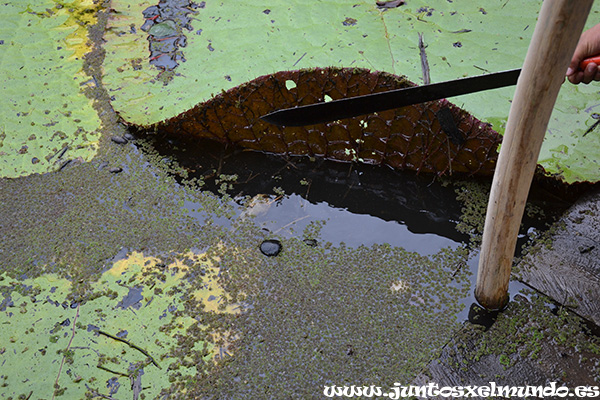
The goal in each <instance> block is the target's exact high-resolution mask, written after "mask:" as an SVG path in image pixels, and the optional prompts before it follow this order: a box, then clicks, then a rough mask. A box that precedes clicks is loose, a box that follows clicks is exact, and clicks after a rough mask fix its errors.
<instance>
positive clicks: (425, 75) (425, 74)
mask: <svg viewBox="0 0 600 400" xmlns="http://www.w3.org/2000/svg"><path fill="white" fill-rule="evenodd" d="M426 47H427V46H425V43H424V42H423V34H422V33H419V54H420V55H421V70H422V71H423V84H425V85H429V84H430V83H431V78H430V76H429V63H428V62H427V54H426V53H425V48H426Z"/></svg>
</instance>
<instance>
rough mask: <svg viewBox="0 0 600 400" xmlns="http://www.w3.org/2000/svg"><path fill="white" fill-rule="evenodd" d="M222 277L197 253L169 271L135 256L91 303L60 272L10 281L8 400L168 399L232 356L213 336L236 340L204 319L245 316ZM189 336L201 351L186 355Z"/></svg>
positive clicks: (4, 352)
mask: <svg viewBox="0 0 600 400" xmlns="http://www.w3.org/2000/svg"><path fill="white" fill-rule="evenodd" d="M190 266H192V267H193V268H192V267H190ZM200 273H201V277H199V274H200ZM190 274H194V278H193V279H192V280H190ZM218 274H219V267H218V265H215V264H214V263H213V262H211V261H209V260H208V258H207V257H206V256H205V255H203V254H195V253H192V252H189V253H187V254H183V255H181V256H179V257H178V258H177V259H176V260H175V261H174V262H172V263H170V264H168V265H166V264H164V263H163V262H162V261H161V260H160V259H158V258H156V257H147V256H144V255H143V254H142V253H136V252H134V253H132V254H130V255H129V256H128V257H127V258H125V259H123V260H120V261H118V262H115V263H114V264H113V266H112V267H111V268H110V269H109V270H107V271H106V272H104V273H103V274H102V275H101V276H100V278H99V279H98V280H97V281H95V282H92V283H91V284H90V286H91V290H92V291H93V294H92V295H91V296H90V297H89V299H87V300H86V301H84V302H82V303H75V302H72V301H67V295H68V294H69V292H70V291H71V283H70V282H69V281H67V280H65V279H63V278H59V277H57V276H56V275H54V274H48V275H44V276H40V277H38V278H35V279H24V280H15V279H12V278H9V277H8V276H7V275H6V274H3V275H2V276H1V278H0V279H1V280H0V283H1V286H0V290H1V292H0V293H1V294H2V302H1V304H0V325H1V326H2V330H3V340H2V342H1V343H0V364H2V366H3V367H2V374H1V377H0V379H1V384H2V388H1V389H0V393H2V394H3V396H4V397H11V396H12V397H13V398H20V397H19V396H29V397H31V398H51V397H54V396H57V397H58V396H60V395H64V396H65V398H84V397H86V396H87V397H95V396H117V397H118V398H133V397H135V393H137V394H138V395H139V394H140V393H143V394H144V395H145V396H146V398H156V397H158V396H159V394H160V393H161V390H164V389H166V388H168V387H170V386H171V385H172V384H173V383H174V382H177V381H178V380H181V379H183V380H185V379H186V378H185V377H186V376H194V375H195V374H196V373H198V372H199V371H202V370H204V369H205V368H206V365H204V364H203V362H204V363H206V362H210V360H211V359H212V358H213V357H214V355H215V354H220V353H222V352H223V349H222V348H221V347H215V345H214V343H213V342H212V341H211V340H212V339H211V338H212V337H215V338H221V337H227V336H228V335H230V333H229V332H227V331H222V332H212V333H211V332H206V331H205V328H204V326H203V324H202V323H201V322H200V321H201V319H202V318H201V316H202V315H203V314H214V313H221V312H226V313H236V312H238V311H236V310H235V309H234V305H232V304H229V305H227V306H225V304H224V299H225V298H226V297H227V295H226V294H225V292H224V291H223V288H222V287H221V286H220V285H219V283H218V282H217V279H218ZM190 303H193V304H190ZM215 304H217V305H219V304H223V306H222V307H219V306H214V305H215ZM188 337H191V338H193V339H194V342H193V345H191V346H186V347H185V351H184V352H180V347H181V346H182V342H184V341H185V340H186V339H187V338H188ZM25 370H27V371H28V373H27V374H23V371H25Z"/></svg>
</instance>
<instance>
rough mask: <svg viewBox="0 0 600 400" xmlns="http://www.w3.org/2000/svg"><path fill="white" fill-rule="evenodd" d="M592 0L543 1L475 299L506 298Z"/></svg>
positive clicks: (497, 177)
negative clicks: (530, 197)
mask: <svg viewBox="0 0 600 400" xmlns="http://www.w3.org/2000/svg"><path fill="white" fill-rule="evenodd" d="M592 3H593V0H544V2H543V4H542V9H541V11H540V14H539V17H538V22H537V24H536V27H535V31H534V33H533V37H532V39H531V43H530V45H529V49H528V51H527V56H526V57H525V62H524V64H523V70H522V72H521V75H520V77H519V81H518V83H517V88H516V91H515V97H514V99H513V102H512V105H511V108H510V113H509V116H508V122H507V125H506V132H505V135H504V139H503V141H502V145H501V148H500V155H499V157H498V163H497V165H496V170H495V173H494V179H493V182H492V190H491V193H490V199H489V203H488V209H487V215H486V220H485V227H484V231H483V242H482V245H481V254H480V258H479V271H478V274H477V287H476V289H475V297H476V299H477V301H478V302H479V303H480V304H481V305H482V306H483V307H485V308H487V309H489V310H497V309H501V308H503V307H504V306H505V305H506V304H507V302H508V282H509V280H510V270H511V266H512V261H513V256H514V252H515V246H516V243H517V235H518V232H519V226H520V224H521V218H522V216H523V211H524V208H525V203H526V200H527V194H528V193H529V188H530V186H531V181H532V179H533V174H534V172H535V168H536V165H537V159H538V156H539V153H540V148H541V146H542V141H543V140H544V134H545V132H546V128H547V126H548V120H549V119H550V114H551V113H552V109H553V107H554V103H555V102H556V96H557V95H558V91H559V90H560V87H561V85H562V83H563V81H564V79H565V73H566V71H567V67H568V66H569V63H570V60H571V57H572V55H573V52H574V51H575V47H576V45H577V41H578V39H579V36H580V35H581V32H582V30H583V26H584V24H585V21H586V19H587V16H588V14H589V11H590V8H591V6H592Z"/></svg>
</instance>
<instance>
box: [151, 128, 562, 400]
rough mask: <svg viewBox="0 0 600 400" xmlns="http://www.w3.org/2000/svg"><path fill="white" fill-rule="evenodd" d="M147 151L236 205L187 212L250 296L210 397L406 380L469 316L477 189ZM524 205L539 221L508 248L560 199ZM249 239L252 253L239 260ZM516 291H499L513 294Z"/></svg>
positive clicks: (193, 144)
mask: <svg viewBox="0 0 600 400" xmlns="http://www.w3.org/2000/svg"><path fill="white" fill-rule="evenodd" d="M153 146H154V147H155V149H157V151H158V152H159V153H160V154H162V156H164V157H165V160H176V161H177V162H178V163H179V164H180V165H181V166H183V167H184V168H185V169H186V170H187V171H188V172H189V173H190V175H191V176H192V177H196V178H199V179H200V181H202V182H203V184H202V188H203V189H205V190H209V191H212V192H213V193H215V194H219V195H225V197H224V198H225V199H229V200H226V201H228V202H229V203H230V205H231V206H232V207H233V208H234V209H235V210H236V212H235V214H236V217H235V218H233V219H232V218H226V217H217V218H213V217H212V216H211V215H210V213H209V212H207V211H206V210H205V209H204V208H203V207H201V206H200V205H198V204H196V203H195V202H194V201H188V202H186V204H185V207H186V208H187V209H188V210H189V211H190V214H191V215H192V216H193V217H194V218H195V219H196V220H197V221H199V222H200V223H203V224H206V223H207V221H210V223H211V224H213V223H214V224H216V225H220V226H225V227H227V229H228V231H229V232H231V233H232V234H231V237H230V238H229V239H226V240H225V243H226V244H225V248H226V250H225V252H224V254H223V255H222V265H223V266H225V268H227V269H228V270H229V272H230V275H229V276H230V277H231V286H230V289H231V288H233V287H237V289H233V290H242V291H244V293H245V294H247V295H248V298H247V304H246V306H247V310H246V312H245V313H243V314H242V315H240V316H239V317H238V318H237V319H236V322H235V324H234V325H235V327H236V329H235V330H236V331H237V332H239V339H238V342H237V346H236V349H235V350H234V351H233V355H232V357H231V359H230V362H228V363H226V364H224V365H222V366H220V367H218V368H217V373H216V375H212V374H211V375H209V376H210V378H207V379H208V380H209V382H210V383H211V384H213V389H212V390H211V391H210V392H211V393H212V394H213V395H214V396H217V397H215V398H218V396H220V395H223V394H224V393H227V394H228V396H231V397H232V398H246V397H252V396H258V397H260V396H264V395H266V394H269V395H274V394H275V393H279V394H281V395H283V394H286V395H289V396H290V397H295V396H299V397H298V398H300V397H303V398H318V397H319V393H321V391H322V390H323V387H324V385H332V384H336V385H342V384H348V385H351V384H357V385H369V384H375V385H382V386H385V385H388V386H389V385H391V384H393V383H394V382H404V383H407V382H410V380H411V379H413V378H414V376H415V375H416V374H417V373H418V372H419V371H420V369H421V368H422V367H423V366H424V365H426V363H427V362H428V361H429V360H430V359H431V357H434V355H435V354H436V351H438V350H439V349H440V348H441V347H442V346H443V345H444V343H446V341H447V340H448V339H449V338H450V336H451V335H452V332H454V331H455V330H456V329H457V327H458V326H459V325H460V324H461V323H463V322H465V321H467V319H468V316H469V308H470V307H471V308H473V307H474V306H473V303H474V301H475V300H474V297H473V289H474V284H475V278H476V269H477V262H478V242H477V231H478V229H480V228H478V227H477V226H475V225H478V224H480V223H481V222H482V221H478V222H473V221H472V220H471V219H469V218H468V217H465V213H469V212H470V213H471V214H472V213H473V210H478V211H480V212H482V211H484V210H485V206H486V201H487V194H488V190H489V182H486V181H482V182H473V181H471V182H467V181H460V180H451V179H438V178H434V177H432V176H431V175H420V176H419V175H416V174H415V173H413V172H402V171H394V170H391V169H390V168H387V167H375V166H369V165H359V164H349V163H336V162H330V161H323V160H320V159H310V158H308V157H292V158H290V157H283V156H278V155H267V154H263V153H256V152H252V151H244V150H241V149H237V148H227V147H226V146H222V145H220V144H216V143H214V142H210V141H203V140H200V141H193V140H192V141H189V140H185V141H182V139H181V138H173V137H168V136H161V135H160V134H159V135H157V136H156V137H155V138H154V139H153ZM471 192H472V193H471ZM458 193H463V195H464V194H465V193H469V195H466V196H459V195H458ZM540 193H541V194H540ZM544 196H545V197H544ZM532 197H533V198H534V200H533V203H534V204H535V205H530V206H529V210H538V212H533V211H530V212H529V213H528V214H529V215H531V216H529V215H526V216H525V218H524V223H523V229H522V234H521V235H520V239H519V247H521V246H522V245H523V244H524V243H525V242H526V241H527V240H528V237H530V236H535V235H537V234H539V232H540V231H541V230H543V229H545V227H546V224H547V223H548V222H550V221H551V220H552V218H553V216H555V215H557V214H558V213H559V212H560V209H561V208H562V207H564V206H565V204H566V203H564V202H561V201H557V202H555V203H552V204H549V202H547V201H546V202H542V201H540V200H537V201H536V200H535V198H538V199H539V198H545V199H546V200H548V199H549V196H547V193H545V192H544V190H543V189H541V188H535V189H534V196H532ZM541 207H546V208H548V207H550V208H551V210H550V211H548V210H546V211H545V213H544V212H541V211H540V210H541ZM465 210H467V211H465ZM469 210H470V211H469ZM479 217H480V218H483V215H480V216H479ZM240 221H245V222H247V221H252V223H253V224H255V226H256V229H255V230H254V231H253V233H252V234H251V235H250V237H252V238H251V239H249V240H248V239H239V238H237V239H236V238H235V237H236V236H237V235H238V234H240V233H241V232H242V229H240V228H239V223H240ZM458 224H462V228H461V229H457V225H458ZM242 236H243V234H242ZM262 241H276V242H278V243H280V244H281V246H282V250H281V252H280V253H278V255H276V256H274V257H267V256H265V255H264V254H261V253H260V252H258V251H252V250H257V249H258V247H259V244H260V243H261V242H262ZM248 243H250V246H251V247H255V248H254V249H252V250H251V251H250V252H248V251H246V253H245V256H240V250H239V249H240V248H242V247H245V246H248ZM233 249H236V250H233ZM250 254H251V255H250ZM249 271H250V272H249ZM236 276H237V277H244V279H246V280H247V281H246V282H244V283H240V282H237V283H236V282H235V281H236ZM523 287H524V285H523V284H521V283H519V282H516V281H514V282H511V285H510V292H511V295H515V294H516V293H518V292H519V291H520V290H521V289H522V288H523ZM217 393H218V395H217Z"/></svg>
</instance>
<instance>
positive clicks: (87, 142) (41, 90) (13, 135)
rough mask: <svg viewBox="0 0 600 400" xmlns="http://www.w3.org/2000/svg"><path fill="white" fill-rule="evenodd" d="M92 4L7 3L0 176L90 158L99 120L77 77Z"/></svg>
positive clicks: (79, 0) (84, 79)
mask: <svg viewBox="0 0 600 400" xmlns="http://www.w3.org/2000/svg"><path fill="white" fill-rule="evenodd" d="M98 9H99V5H98V4H96V2H93V1H92V0H76V1H70V2H69V1H65V2H58V3H57V2H55V1H37V2H31V3H29V2H22V1H10V0H9V1H8V3H4V4H3V5H2V11H1V12H2V21H3V22H2V25H1V26H0V43H1V44H0V49H1V51H2V57H0V71H1V72H2V84H1V85H0V96H1V98H2V100H1V101H2V107H0V120H2V126H1V127H0V129H1V130H0V177H17V176H21V175H27V174H30V173H34V172H38V173H43V172H48V171H53V170H56V169H58V168H59V166H60V165H61V163H63V162H64V160H67V159H74V158H78V157H81V158H83V159H85V160H88V159H90V158H91V157H93V155H94V154H95V153H96V142H97V140H98V136H99V132H98V128H99V126H100V120H99V118H98V115H97V114H96V111H95V110H94V109H93V107H92V102H91V100H90V99H88V98H87V97H86V96H85V94H84V89H85V88H86V87H87V86H88V85H91V86H93V85H95V84H96V83H94V82H93V81H92V80H91V79H90V77H89V76H87V75H86V74H85V73H84V72H83V56H84V54H85V53H87V52H88V51H89V49H90V43H89V40H88V38H87V34H88V31H87V27H88V26H89V25H92V24H94V23H95V22H96V12H97V10H98Z"/></svg>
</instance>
